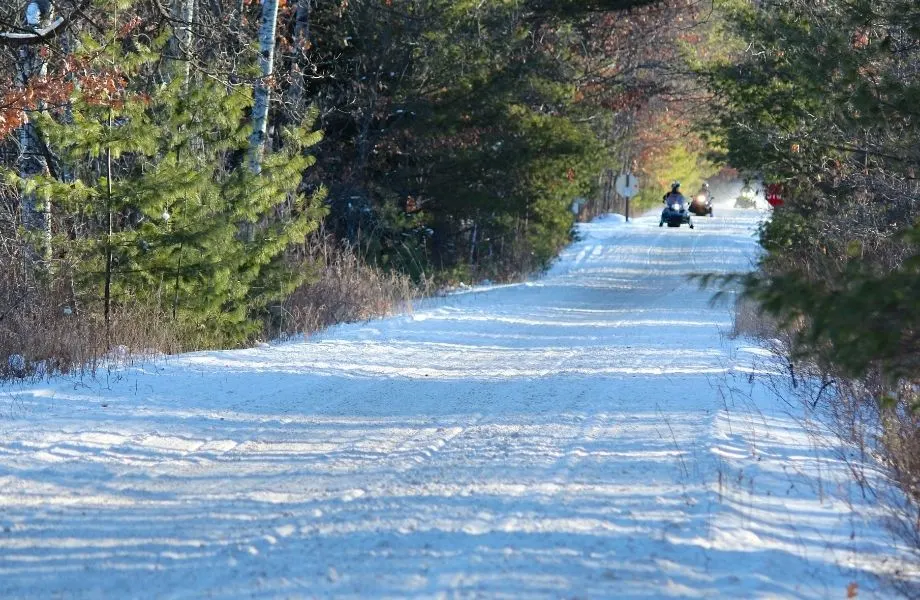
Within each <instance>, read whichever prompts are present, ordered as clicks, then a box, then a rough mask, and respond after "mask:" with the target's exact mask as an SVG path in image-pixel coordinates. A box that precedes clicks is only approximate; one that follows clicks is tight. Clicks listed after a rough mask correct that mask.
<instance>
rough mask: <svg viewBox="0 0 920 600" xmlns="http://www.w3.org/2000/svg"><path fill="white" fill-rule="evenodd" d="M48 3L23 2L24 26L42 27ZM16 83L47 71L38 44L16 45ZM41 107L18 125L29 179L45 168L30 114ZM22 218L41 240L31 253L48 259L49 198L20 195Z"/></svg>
mask: <svg viewBox="0 0 920 600" xmlns="http://www.w3.org/2000/svg"><path fill="white" fill-rule="evenodd" d="M51 16H52V13H51V6H50V4H49V3H48V2H46V1H39V0H33V1H32V2H30V3H29V4H28V5H27V6H26V14H25V19H24V27H25V29H38V28H41V27H45V26H47V25H48V23H49V22H50V20H51ZM16 66H17V77H16V79H17V81H16V83H17V85H18V86H19V88H20V89H25V88H26V87H27V86H28V85H29V83H30V82H31V81H32V79H34V78H35V77H44V76H45V75H46V74H47V72H48V65H47V64H46V63H45V61H44V59H43V58H42V55H41V51H40V47H39V46H35V45H23V46H21V47H20V48H19V58H18V61H17V65H16ZM40 110H42V107H41V106H37V107H35V108H34V109H32V110H27V111H26V115H25V119H24V120H23V124H22V126H21V127H20V128H19V175H20V177H22V178H23V179H29V178H31V177H35V176H36V175H41V174H44V173H47V172H48V165H47V163H46V162H45V157H44V154H43V153H42V151H41V141H40V140H39V138H38V136H39V132H38V129H36V127H35V125H34V124H33V122H32V119H31V118H30V117H31V115H32V114H34V113H36V112H38V111H40ZM21 210H22V222H23V226H24V227H25V228H26V229H27V230H30V231H36V232H40V235H41V242H40V244H39V247H38V248H35V249H34V250H33V256H34V258H36V259H37V260H40V261H46V262H47V261H49V260H50V259H51V198H47V197H46V198H39V197H37V196H36V195H35V193H34V192H28V193H24V194H23V195H22V207H21Z"/></svg>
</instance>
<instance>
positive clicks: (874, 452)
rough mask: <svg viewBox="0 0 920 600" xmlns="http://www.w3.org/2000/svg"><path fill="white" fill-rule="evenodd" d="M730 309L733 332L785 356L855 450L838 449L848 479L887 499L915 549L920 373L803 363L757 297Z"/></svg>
mask: <svg viewBox="0 0 920 600" xmlns="http://www.w3.org/2000/svg"><path fill="white" fill-rule="evenodd" d="M734 317H735V319H734V331H733V334H734V335H736V336H746V337H752V338H757V339H759V340H761V341H763V342H764V343H765V344H766V345H767V346H768V347H769V348H770V349H771V350H772V351H773V352H774V353H775V354H776V355H777V356H778V357H781V359H782V360H783V362H785V363H787V364H788V369H789V374H790V376H791V377H792V378H793V384H794V385H795V387H796V389H797V390H798V391H799V392H800V393H801V396H802V398H801V399H802V401H803V402H807V404H808V405H809V409H811V410H817V411H819V412H820V413H822V414H823V415H825V416H826V418H825V419H823V420H824V421H825V422H826V423H827V424H828V425H829V426H830V427H831V429H832V431H833V435H835V436H836V437H837V438H838V439H839V440H840V441H842V442H843V443H844V447H846V448H849V449H850V450H851V451H853V452H855V454H853V455H852V456H851V455H841V456H840V458H841V460H842V461H843V462H844V463H845V464H847V465H848V466H849V468H850V472H851V474H852V476H853V480H854V481H855V482H856V483H858V484H859V485H860V486H861V487H862V489H863V492H864V493H865V494H866V495H867V496H869V497H874V498H875V499H876V501H877V502H878V504H879V505H880V506H882V507H884V509H885V510H886V512H887V515H888V517H887V525H888V526H889V528H890V530H891V531H892V533H894V534H895V535H896V536H897V537H898V538H900V539H901V540H902V541H904V542H905V543H906V544H907V545H908V547H910V548H911V549H912V550H913V551H914V552H915V554H916V556H918V557H920V380H916V379H914V380H912V381H907V380H900V381H896V382H892V381H891V380H890V379H888V378H885V377H883V376H882V375H881V374H879V373H878V372H870V373H869V374H867V375H865V376H863V377H860V378H851V377H847V376H846V375H844V374H841V373H839V372H836V371H835V370H834V369H833V368H832V367H829V366H822V365H817V364H813V363H803V362H802V361H798V360H795V359H793V358H792V349H793V342H794V332H793V331H791V330H789V329H783V328H780V327H779V324H778V323H777V322H776V321H775V320H774V319H771V318H770V317H769V316H768V315H765V314H764V313H763V311H761V310H760V309H759V307H758V306H757V305H756V304H754V303H752V302H750V301H746V300H741V301H739V302H738V303H737V304H736V307H735V315H734ZM873 464H874V465H878V466H881V467H882V468H883V469H884V470H885V472H886V475H887V476H888V478H890V479H888V481H891V482H894V483H896V484H897V486H898V488H899V489H900V492H898V493H895V492H894V491H893V490H891V489H890V488H887V489H878V488H877V487H876V486H875V485H874V484H873V483H871V482H872V481H874V478H873V477H870V476H869V475H868V474H867V471H866V469H867V465H873ZM898 579H899V578H898V576H897V574H894V577H893V581H892V584H893V585H895V586H898V585H899V584H898ZM913 592H916V590H913Z"/></svg>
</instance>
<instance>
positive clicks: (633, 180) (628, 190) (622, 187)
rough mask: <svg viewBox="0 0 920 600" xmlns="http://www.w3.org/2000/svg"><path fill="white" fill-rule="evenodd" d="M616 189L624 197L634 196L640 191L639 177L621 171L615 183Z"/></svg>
mask: <svg viewBox="0 0 920 600" xmlns="http://www.w3.org/2000/svg"><path fill="white" fill-rule="evenodd" d="M615 188H616V191H617V193H618V194H619V195H621V196H623V197H624V198H632V197H633V196H635V195H636V194H638V193H639V179H638V178H637V177H636V176H635V175H633V174H632V173H629V172H627V173H620V174H619V175H617V181H616V184H615Z"/></svg>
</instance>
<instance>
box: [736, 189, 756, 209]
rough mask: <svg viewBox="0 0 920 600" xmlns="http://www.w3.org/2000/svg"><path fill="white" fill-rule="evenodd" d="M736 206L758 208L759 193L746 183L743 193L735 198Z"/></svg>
mask: <svg viewBox="0 0 920 600" xmlns="http://www.w3.org/2000/svg"><path fill="white" fill-rule="evenodd" d="M735 208H757V193H756V192H755V191H754V190H753V188H751V186H749V185H747V184H745V185H744V187H743V188H741V193H740V194H738V197H737V198H735Z"/></svg>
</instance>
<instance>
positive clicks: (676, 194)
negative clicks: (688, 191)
mask: <svg viewBox="0 0 920 600" xmlns="http://www.w3.org/2000/svg"><path fill="white" fill-rule="evenodd" d="M662 201H663V202H664V209H665V210H668V208H670V207H671V205H672V204H675V203H676V204H677V205H678V206H680V208H681V209H685V208H687V199H686V198H685V197H684V195H683V194H681V193H680V182H679V181H675V182H674V183H672V184H671V191H670V192H668V193H667V194H665V195H664V198H663V200H662Z"/></svg>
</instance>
